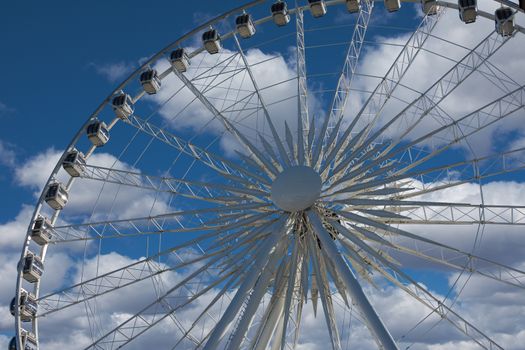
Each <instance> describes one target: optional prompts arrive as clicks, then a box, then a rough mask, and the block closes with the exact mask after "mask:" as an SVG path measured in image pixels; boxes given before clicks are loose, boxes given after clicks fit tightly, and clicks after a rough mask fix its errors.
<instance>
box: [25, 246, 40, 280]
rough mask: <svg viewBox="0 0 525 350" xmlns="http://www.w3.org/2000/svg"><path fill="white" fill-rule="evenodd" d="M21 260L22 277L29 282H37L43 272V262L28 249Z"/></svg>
mask: <svg viewBox="0 0 525 350" xmlns="http://www.w3.org/2000/svg"><path fill="white" fill-rule="evenodd" d="M22 262H23V265H22V273H23V277H24V279H25V280H26V281H27V282H29V283H35V282H38V280H40V277H42V275H43V274H44V264H43V263H42V260H41V259H40V257H39V256H38V255H35V254H34V253H32V252H30V251H28V252H27V254H26V256H25V257H24V259H23V260H22Z"/></svg>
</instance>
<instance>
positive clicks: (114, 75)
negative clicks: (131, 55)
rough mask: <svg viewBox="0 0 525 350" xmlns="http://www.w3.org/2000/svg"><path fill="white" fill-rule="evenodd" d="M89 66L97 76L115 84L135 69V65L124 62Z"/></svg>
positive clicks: (91, 64)
mask: <svg viewBox="0 0 525 350" xmlns="http://www.w3.org/2000/svg"><path fill="white" fill-rule="evenodd" d="M89 65H90V66H91V67H93V69H94V70H95V72H97V74H99V75H101V76H102V77H104V78H105V79H106V80H107V81H108V82H110V83H116V82H118V81H119V80H122V79H124V78H125V77H126V76H127V75H128V74H130V73H131V72H132V71H133V70H134V69H135V68H137V67H136V66H137V65H136V63H133V62H126V61H119V62H114V63H102V64H96V63H90V64H89Z"/></svg>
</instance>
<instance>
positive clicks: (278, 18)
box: [271, 1, 290, 27]
mask: <svg viewBox="0 0 525 350" xmlns="http://www.w3.org/2000/svg"><path fill="white" fill-rule="evenodd" d="M271 11H272V17H273V21H274V23H275V24H277V25H278V26H281V27H282V26H285V25H287V24H288V23H289V22H290V14H289V13H288V5H287V4H286V2H283V1H277V2H276V3H274V4H272V7H271Z"/></svg>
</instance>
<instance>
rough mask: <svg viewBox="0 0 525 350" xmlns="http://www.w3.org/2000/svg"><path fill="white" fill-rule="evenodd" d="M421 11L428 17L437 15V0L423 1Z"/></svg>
mask: <svg viewBox="0 0 525 350" xmlns="http://www.w3.org/2000/svg"><path fill="white" fill-rule="evenodd" d="M421 9H422V10H423V13H424V14H426V15H427V16H433V15H435V14H436V13H437V12H438V10H439V5H438V4H437V1H436V0H421Z"/></svg>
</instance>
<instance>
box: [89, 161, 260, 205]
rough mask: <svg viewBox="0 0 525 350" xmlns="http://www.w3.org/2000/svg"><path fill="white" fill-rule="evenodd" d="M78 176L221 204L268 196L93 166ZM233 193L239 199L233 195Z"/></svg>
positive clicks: (243, 190) (247, 189) (224, 186)
mask: <svg viewBox="0 0 525 350" xmlns="http://www.w3.org/2000/svg"><path fill="white" fill-rule="evenodd" d="M80 177H81V178H84V179H90V180H97V181H104V182H109V183H114V184H118V185H125V186H133V187H136V188H141V189H146V190H153V191H157V192H168V193H174V194H177V195H180V196H183V197H187V198H191V199H198V200H202V201H208V202H218V203H223V204H227V203H231V202H240V201H244V200H247V199H250V200H254V201H256V202H257V201H260V199H259V198H261V197H263V198H264V197H266V196H268V193H267V192H265V191H262V190H259V189H256V188H253V189H250V188H246V187H244V186H239V187H236V186H231V185H226V184H221V183H211V182H201V181H192V180H186V179H179V178H173V177H161V176H152V175H147V174H143V173H140V172H134V171H128V170H119V169H114V168H106V167H101V166H95V165H86V166H85V171H84V172H83V173H82V174H81V175H80ZM233 194H236V195H240V196H234V195H233Z"/></svg>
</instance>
